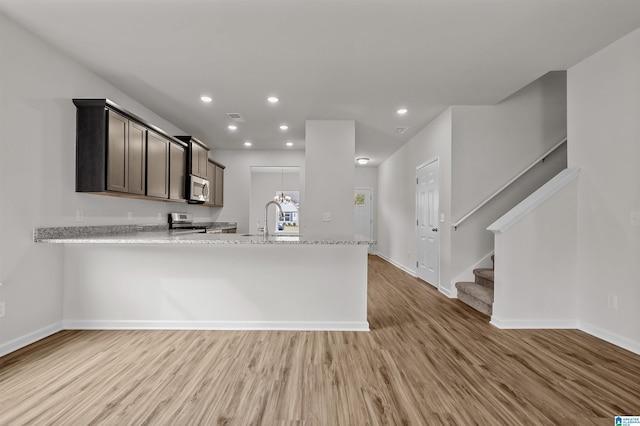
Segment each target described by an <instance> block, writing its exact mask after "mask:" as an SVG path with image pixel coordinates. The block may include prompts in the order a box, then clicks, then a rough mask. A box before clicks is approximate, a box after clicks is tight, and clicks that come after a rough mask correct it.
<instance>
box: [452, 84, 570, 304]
mask: <svg viewBox="0 0 640 426" xmlns="http://www.w3.org/2000/svg"><path fill="white" fill-rule="evenodd" d="M452 109H453V136H452V139H453V142H452V160H451V161H452V169H451V174H452V175H451V214H452V216H453V219H454V221H457V220H458V219H460V218H461V217H463V216H464V215H465V214H466V213H468V212H469V211H471V210H472V209H473V208H474V207H476V206H477V205H479V204H480V203H481V202H483V201H484V200H485V199H486V198H487V197H488V196H490V195H491V194H492V193H494V192H495V191H496V190H498V189H499V188H500V187H501V186H502V185H504V184H505V183H507V182H508V181H509V180H511V179H512V178H513V177H515V176H517V175H518V173H520V172H521V171H522V170H524V169H525V168H526V167H527V166H529V165H530V164H531V163H532V162H533V161H535V160H536V159H537V158H539V157H540V156H541V155H543V154H544V153H545V152H547V151H548V150H549V149H551V148H552V147H553V146H554V145H556V144H557V143H558V142H560V141H561V140H562V139H564V138H565V137H566V135H567V125H566V122H567V112H566V111H567V96H566V73H565V72H550V73H548V74H546V75H544V76H542V77H541V78H540V79H538V80H536V81H534V82H532V83H530V84H528V85H527V86H525V87H524V88H522V89H520V90H519V91H517V92H516V93H514V94H513V95H511V96H509V97H508V98H507V99H505V100H504V101H502V102H500V103H498V104H496V105H490V106H454V107H453V108H452ZM566 164H567V161H566V148H565V147H562V148H560V149H559V151H557V152H556V153H554V155H552V156H550V157H548V159H547V160H546V161H545V162H544V163H540V164H538V166H536V167H535V168H534V169H532V170H531V171H530V172H529V173H527V174H526V175H524V176H523V177H522V178H520V179H519V180H518V181H516V182H515V183H514V184H512V185H511V186H510V187H509V188H508V189H506V190H505V191H504V192H503V193H502V194H501V195H500V196H498V197H497V198H495V199H494V200H493V201H491V202H490V203H489V204H487V205H486V206H485V207H483V208H482V209H481V210H479V211H478V212H477V213H475V214H474V215H473V216H471V217H470V218H469V219H468V220H467V221H466V222H464V223H463V224H462V225H461V226H459V227H458V229H457V230H456V231H455V232H453V234H452V242H451V250H452V253H453V255H452V265H451V273H452V279H453V281H454V282H455V281H469V280H471V281H472V280H473V279H472V278H473V274H472V269H473V267H474V266H475V264H476V262H478V261H480V260H481V259H486V258H487V255H488V254H490V253H491V252H492V251H493V245H494V241H493V235H492V234H491V233H490V232H489V231H487V230H486V228H487V226H489V225H490V224H491V223H492V222H493V221H495V220H496V219H498V218H499V217H500V216H502V215H503V214H504V213H506V212H507V211H508V210H509V209H511V208H512V207H513V206H515V205H516V204H517V203H519V202H520V201H522V200H523V199H524V198H526V197H527V196H528V195H529V194H531V193H532V192H533V191H535V190H536V189H538V188H539V187H540V186H542V185H543V184H544V183H545V182H547V181H548V180H549V179H551V178H552V177H553V176H555V175H556V174H557V173H559V172H560V171H561V170H562V169H564V168H565V167H566ZM453 284H454V283H452V287H451V288H452V290H453V292H454V295H455V287H454V286H453Z"/></svg>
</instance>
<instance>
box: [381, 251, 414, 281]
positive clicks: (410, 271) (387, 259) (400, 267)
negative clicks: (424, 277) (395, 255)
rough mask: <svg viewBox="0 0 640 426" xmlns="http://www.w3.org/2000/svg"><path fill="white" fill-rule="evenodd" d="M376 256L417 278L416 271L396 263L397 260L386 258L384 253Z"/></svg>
mask: <svg viewBox="0 0 640 426" xmlns="http://www.w3.org/2000/svg"><path fill="white" fill-rule="evenodd" d="M376 256H378V257H381V258H382V259H384V260H386V261H387V262H389V263H390V264H392V265H393V266H395V267H396V268H398V269H402V270H403V271H404V272H406V273H407V274H409V275H411V276H412V277H415V276H416V271H414V270H412V269H409V268H407V267H406V266H404V265H401V264H400V263H398V262H396V261H395V260H392V259H390V258H388V257H387V256H385V255H384V254H382V253H376Z"/></svg>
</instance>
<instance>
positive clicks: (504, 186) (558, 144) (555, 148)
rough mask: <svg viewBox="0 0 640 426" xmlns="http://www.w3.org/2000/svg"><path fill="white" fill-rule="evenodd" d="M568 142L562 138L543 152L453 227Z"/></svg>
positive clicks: (456, 227) (456, 225) (455, 224)
mask: <svg viewBox="0 0 640 426" xmlns="http://www.w3.org/2000/svg"><path fill="white" fill-rule="evenodd" d="M566 142H567V138H564V139H562V140H561V141H560V142H558V143H557V144H555V145H554V146H553V147H552V148H551V149H549V150H548V151H547V152H545V153H544V154H542V155H541V156H540V157H538V158H537V159H536V160H535V161H534V162H532V163H531V164H530V165H529V166H528V167H526V168H525V169H523V170H522V171H521V172H520V173H518V174H517V175H516V176H514V177H513V178H512V179H511V180H509V181H508V182H507V183H505V184H504V185H502V186H501V187H500V188H499V189H498V190H496V191H495V192H494V193H493V194H491V195H490V196H488V197H487V198H486V199H485V200H484V201H483V202H481V203H480V204H478V205H477V206H476V207H474V208H473V209H472V210H470V211H469V212H468V213H467V214H465V215H464V216H462V217H461V218H460V219H458V220H457V221H455V222H454V223H453V224H452V225H451V226H452V227H453V229H454V230H457V229H458V226H460V224H462V223H463V222H464V221H465V220H467V219H469V217H471V216H473V214H475V213H476V212H477V211H478V210H480V209H481V208H482V207H484V206H485V205H486V204H487V203H489V202H490V201H491V200H493V199H494V198H495V197H497V196H498V195H500V194H501V193H502V192H503V191H504V190H505V189H507V188H508V187H509V186H511V185H512V184H513V183H514V182H516V181H517V180H518V179H520V178H521V177H522V176H523V175H524V174H526V173H527V172H528V171H529V170H531V169H532V168H534V167H535V166H536V165H537V164H538V163H540V162H541V161H544V159H545V158H547V157H548V156H549V155H551V154H552V153H553V152H554V151H555V150H557V149H558V148H560V147H561V146H562V145H564V144H565V143H566Z"/></svg>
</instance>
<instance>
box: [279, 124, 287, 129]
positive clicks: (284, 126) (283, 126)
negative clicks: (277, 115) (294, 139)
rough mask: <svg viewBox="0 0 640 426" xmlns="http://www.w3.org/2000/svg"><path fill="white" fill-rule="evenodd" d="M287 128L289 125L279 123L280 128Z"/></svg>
mask: <svg viewBox="0 0 640 426" xmlns="http://www.w3.org/2000/svg"><path fill="white" fill-rule="evenodd" d="M288 128H289V126H287V125H286V124H281V125H280V130H287V129H288Z"/></svg>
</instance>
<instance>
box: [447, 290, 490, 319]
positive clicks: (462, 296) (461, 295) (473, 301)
mask: <svg viewBox="0 0 640 426" xmlns="http://www.w3.org/2000/svg"><path fill="white" fill-rule="evenodd" d="M456 288H457V289H458V300H460V301H461V302H464V303H466V304H467V305H469V306H471V307H472V308H473V309H475V310H476V311H478V312H481V313H483V314H485V315H488V316H491V314H492V313H493V290H492V289H490V288H486V287H484V286H482V285H480V284H477V283H469V282H459V283H456Z"/></svg>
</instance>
